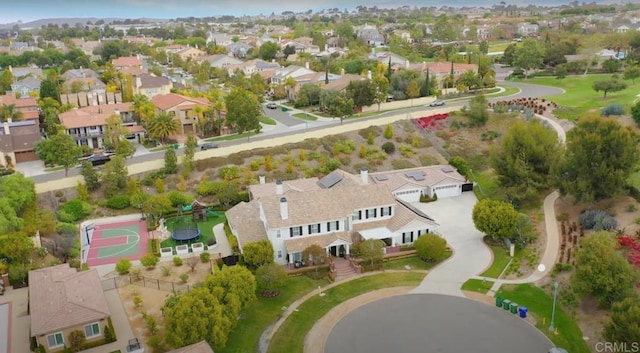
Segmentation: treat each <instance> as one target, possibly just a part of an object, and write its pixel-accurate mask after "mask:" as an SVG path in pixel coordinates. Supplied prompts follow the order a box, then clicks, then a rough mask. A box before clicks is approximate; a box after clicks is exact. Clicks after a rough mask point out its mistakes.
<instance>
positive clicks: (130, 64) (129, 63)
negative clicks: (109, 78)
mask: <svg viewBox="0 0 640 353" xmlns="http://www.w3.org/2000/svg"><path fill="white" fill-rule="evenodd" d="M111 63H112V64H113V67H115V69H116V70H118V71H120V70H124V69H131V68H138V69H142V68H143V67H142V60H140V59H139V58H138V57H137V56H125V57H121V58H116V59H113V60H111Z"/></svg>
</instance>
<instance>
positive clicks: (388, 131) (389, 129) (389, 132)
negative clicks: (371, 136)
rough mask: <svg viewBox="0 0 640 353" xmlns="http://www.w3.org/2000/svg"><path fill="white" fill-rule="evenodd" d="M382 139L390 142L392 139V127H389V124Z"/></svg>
mask: <svg viewBox="0 0 640 353" xmlns="http://www.w3.org/2000/svg"><path fill="white" fill-rule="evenodd" d="M384 138H386V139H387V140H391V139H392V138H393V127H392V126H391V124H389V125H387V127H386V128H385V129H384Z"/></svg>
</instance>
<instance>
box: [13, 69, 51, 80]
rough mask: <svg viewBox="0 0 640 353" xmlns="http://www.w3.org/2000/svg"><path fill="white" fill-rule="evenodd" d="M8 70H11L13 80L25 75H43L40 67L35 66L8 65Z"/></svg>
mask: <svg viewBox="0 0 640 353" xmlns="http://www.w3.org/2000/svg"><path fill="white" fill-rule="evenodd" d="M9 71H11V74H12V75H13V79H14V81H15V80H19V79H21V78H23V77H27V76H33V77H36V78H43V77H44V75H43V74H42V69H41V68H39V67H37V66H25V67H11V66H9Z"/></svg>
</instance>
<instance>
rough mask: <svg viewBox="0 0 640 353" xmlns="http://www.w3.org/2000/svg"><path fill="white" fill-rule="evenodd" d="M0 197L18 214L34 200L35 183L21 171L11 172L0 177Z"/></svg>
mask: <svg viewBox="0 0 640 353" xmlns="http://www.w3.org/2000/svg"><path fill="white" fill-rule="evenodd" d="M0 196H1V197H0V199H4V200H6V201H7V203H8V204H9V206H10V207H11V208H13V209H14V210H15V212H16V214H17V215H18V216H21V215H22V212H24V210H25V209H26V208H27V206H29V205H31V204H32V203H33V202H35V201H36V190H35V184H34V182H33V180H32V179H31V178H27V177H25V176H24V174H22V173H13V174H11V175H7V176H4V177H2V178H0Z"/></svg>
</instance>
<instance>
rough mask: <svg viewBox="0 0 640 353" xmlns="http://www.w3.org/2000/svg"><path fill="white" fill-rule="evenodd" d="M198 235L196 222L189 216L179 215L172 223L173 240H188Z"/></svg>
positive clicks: (198, 236) (196, 237)
mask: <svg viewBox="0 0 640 353" xmlns="http://www.w3.org/2000/svg"><path fill="white" fill-rule="evenodd" d="M200 235H201V234H200V229H198V224H196V222H194V221H193V220H192V219H191V217H181V218H178V219H177V220H176V221H175V222H174V223H173V232H171V238H173V240H175V241H179V242H185V241H187V242H188V241H191V240H195V239H198V238H200Z"/></svg>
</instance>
